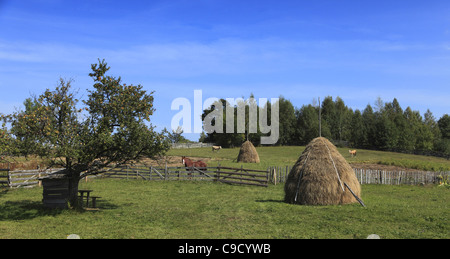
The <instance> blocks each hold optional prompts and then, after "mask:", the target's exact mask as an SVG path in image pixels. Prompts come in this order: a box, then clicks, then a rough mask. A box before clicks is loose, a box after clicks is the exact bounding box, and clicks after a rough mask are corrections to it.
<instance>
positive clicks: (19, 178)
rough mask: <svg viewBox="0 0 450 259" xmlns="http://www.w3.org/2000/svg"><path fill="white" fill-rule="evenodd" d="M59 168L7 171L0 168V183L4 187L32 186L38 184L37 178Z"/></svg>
mask: <svg viewBox="0 0 450 259" xmlns="http://www.w3.org/2000/svg"><path fill="white" fill-rule="evenodd" d="M60 170H61V169H52V170H22V171H9V170H8V169H0V185H1V186H6V187H11V188H13V187H33V186H36V185H39V184H40V182H39V180H38V179H37V178H39V177H44V176H47V175H50V174H53V173H55V172H58V171H60Z"/></svg>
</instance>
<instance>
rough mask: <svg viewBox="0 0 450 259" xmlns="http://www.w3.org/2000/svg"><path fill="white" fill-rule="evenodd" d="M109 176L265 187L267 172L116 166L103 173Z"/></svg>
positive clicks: (238, 169)
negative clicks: (216, 182)
mask: <svg viewBox="0 0 450 259" xmlns="http://www.w3.org/2000/svg"><path fill="white" fill-rule="evenodd" d="M105 176H107V177H111V178H121V179H144V180H149V181H152V180H154V181H166V180H202V181H218V182H223V183H230V184H244V185H255V186H264V187H267V186H268V183H269V172H268V171H264V170H252V169H245V168H242V167H241V168H233V167H223V166H218V167H192V168H186V167H164V168H161V167H144V166H140V167H137V166H136V167H130V166H122V167H117V168H114V169H112V170H111V171H109V172H108V173H106V174H105Z"/></svg>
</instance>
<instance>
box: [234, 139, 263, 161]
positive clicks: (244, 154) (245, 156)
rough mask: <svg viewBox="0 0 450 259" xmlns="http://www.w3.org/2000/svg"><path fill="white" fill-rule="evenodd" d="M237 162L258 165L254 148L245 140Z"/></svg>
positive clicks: (257, 156) (257, 157)
mask: <svg viewBox="0 0 450 259" xmlns="http://www.w3.org/2000/svg"><path fill="white" fill-rule="evenodd" d="M237 161H238V162H243V163H259V155H258V152H256V148H255V146H253V144H252V142H250V141H248V140H247V141H245V142H244V143H243V144H242V146H241V150H239V155H238V157H237Z"/></svg>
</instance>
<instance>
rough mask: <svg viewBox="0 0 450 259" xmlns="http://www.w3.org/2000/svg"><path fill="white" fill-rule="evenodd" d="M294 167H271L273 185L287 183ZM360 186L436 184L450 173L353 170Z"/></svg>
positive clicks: (270, 176)
mask: <svg viewBox="0 0 450 259" xmlns="http://www.w3.org/2000/svg"><path fill="white" fill-rule="evenodd" d="M292 167H293V166H277V167H269V169H268V170H269V172H270V175H269V179H270V182H271V183H274V184H277V183H285V182H286V179H287V177H288V175H289V172H290V171H291V169H292ZM353 170H354V172H355V175H356V178H357V179H358V181H359V183H360V184H391V185H399V184H408V185H416V184H436V183H439V180H440V176H450V172H426V171H416V172H406V171H386V170H373V169H358V168H353Z"/></svg>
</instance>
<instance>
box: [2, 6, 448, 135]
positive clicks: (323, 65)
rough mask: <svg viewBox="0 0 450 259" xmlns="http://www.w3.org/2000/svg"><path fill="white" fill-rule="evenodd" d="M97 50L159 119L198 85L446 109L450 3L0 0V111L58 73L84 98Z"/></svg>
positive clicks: (438, 112)
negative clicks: (148, 100) (144, 94)
mask: <svg viewBox="0 0 450 259" xmlns="http://www.w3.org/2000/svg"><path fill="white" fill-rule="evenodd" d="M97 58H101V59H103V58H104V59H106V61H107V62H108V64H109V65H110V66H111V70H110V75H113V76H121V77H122V79H123V81H124V82H125V83H127V84H135V85H137V84H141V85H143V86H144V88H145V89H146V90H148V91H155V93H154V96H155V107H156V109H157V110H156V112H155V114H154V116H153V117H152V124H153V125H156V126H157V127H158V128H159V129H161V128H163V127H170V122H171V118H172V117H173V116H174V115H175V114H176V113H177V112H178V111H172V110H171V109H170V106H171V102H172V101H173V100H174V99H175V98H178V97H185V98H188V99H190V100H192V102H193V95H194V90H195V89H200V90H202V91H203V98H204V99H206V98H208V97H219V98H239V97H244V98H248V97H249V95H250V93H253V94H254V95H255V97H256V98H263V97H264V98H272V97H278V96H279V95H283V96H284V97H285V98H287V99H289V100H291V102H292V103H293V104H294V106H296V107H301V106H302V105H303V104H308V103H311V102H312V99H313V98H317V97H321V98H324V97H326V96H328V95H331V96H333V97H336V96H340V97H341V98H342V99H343V100H344V101H345V103H346V104H347V105H348V106H349V107H351V108H353V109H361V110H362V109H364V108H365V107H366V106H367V104H371V105H373V104H374V102H375V100H376V99H377V97H381V99H382V100H383V101H392V99H393V98H394V97H396V98H397V99H398V101H399V102H400V105H401V106H402V108H403V109H405V108H406V107H407V106H410V107H411V108H412V109H413V110H419V111H420V112H421V114H422V115H423V113H424V112H425V111H426V109H430V110H431V111H432V112H433V114H434V116H435V117H436V118H439V117H441V116H442V115H443V114H445V113H450V87H449V86H450V2H449V1H433V0H430V1H414V0H410V1H400V0H398V1H384V0H378V1H370V0H368V1H345V0H343V1H337V0H334V1H325V0H318V1H306V0H305V1H302V0H297V1H282V0H279V1H264V0H259V1H242V0H240V1H234V0H226V1H225V0H170V1H103V0H90V1H81V0H80V1H67V0H66V1H62V0H36V1H27V0H20V1H9V0H6V1H5V0H0V90H1V91H0V113H10V112H12V111H14V109H15V107H18V108H19V107H21V104H22V102H23V100H24V99H25V98H27V97H29V96H30V94H36V95H39V94H40V93H42V92H43V91H45V89H46V88H51V89H52V88H54V87H55V86H56V83H57V80H58V78H59V77H64V78H73V79H74V80H75V81H74V83H73V86H74V88H76V89H80V90H79V96H80V97H81V98H83V96H84V97H86V95H87V93H86V91H85V90H86V89H88V88H90V87H91V86H92V84H93V83H92V80H91V78H89V76H88V73H89V72H90V64H92V63H96V62H97ZM187 137H188V138H191V139H198V134H197V135H195V134H193V135H189V136H187Z"/></svg>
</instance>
